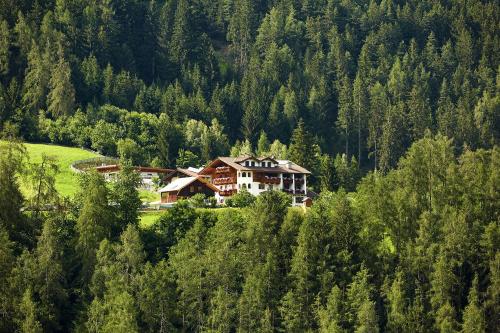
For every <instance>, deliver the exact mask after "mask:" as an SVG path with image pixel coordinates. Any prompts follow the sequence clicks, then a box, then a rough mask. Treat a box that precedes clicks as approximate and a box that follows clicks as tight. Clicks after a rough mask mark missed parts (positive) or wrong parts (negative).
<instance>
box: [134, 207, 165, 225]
mask: <svg viewBox="0 0 500 333" xmlns="http://www.w3.org/2000/svg"><path fill="white" fill-rule="evenodd" d="M163 213H165V211H153V212H145V213H141V215H140V216H139V226H140V227H141V228H148V227H150V226H152V225H153V224H155V223H156V221H157V220H158V218H159V217H160V216H161V215H162V214H163Z"/></svg>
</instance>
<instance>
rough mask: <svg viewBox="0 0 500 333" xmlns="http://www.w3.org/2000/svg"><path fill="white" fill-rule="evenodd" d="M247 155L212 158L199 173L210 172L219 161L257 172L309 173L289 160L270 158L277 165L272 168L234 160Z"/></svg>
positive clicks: (234, 167)
mask: <svg viewBox="0 0 500 333" xmlns="http://www.w3.org/2000/svg"><path fill="white" fill-rule="evenodd" d="M246 159H248V158H247V156H245V159H241V158H240V157H218V158H217V159H215V160H213V161H212V162H210V163H209V164H208V165H207V166H206V167H205V168H204V169H203V170H201V171H200V175H202V174H207V173H210V169H212V168H213V167H214V166H215V165H216V164H218V163H219V162H222V163H224V164H226V165H228V166H230V167H232V168H233V169H236V170H238V171H257V172H269V173H299V174H311V172H309V170H307V169H305V168H303V167H301V166H300V165H297V164H295V163H293V162H291V161H288V160H274V159H271V160H272V161H275V162H276V163H277V164H278V166H277V167H274V168H269V167H258V166H245V165H241V164H239V163H237V162H236V161H240V162H242V161H245V160H246ZM264 159H269V158H267V157H266V158H264Z"/></svg>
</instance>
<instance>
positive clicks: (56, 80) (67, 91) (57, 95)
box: [47, 45, 75, 118]
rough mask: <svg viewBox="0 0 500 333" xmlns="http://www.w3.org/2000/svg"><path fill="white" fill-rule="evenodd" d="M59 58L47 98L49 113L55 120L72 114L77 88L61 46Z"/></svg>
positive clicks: (51, 78)
mask: <svg viewBox="0 0 500 333" xmlns="http://www.w3.org/2000/svg"><path fill="white" fill-rule="evenodd" d="M58 58H59V61H58V63H57V64H56V65H55V68H54V70H53V71H52V76H51V77H50V92H49V94H48V96H47V111H48V112H50V113H51V114H52V116H53V117H54V118H58V117H65V116H68V115H70V114H72V113H73V109H74V106H75V88H74V87H73V84H72V83H71V68H70V67H69V65H68V63H67V62H66V59H65V58H64V52H63V48H62V46H61V45H60V46H59V51H58Z"/></svg>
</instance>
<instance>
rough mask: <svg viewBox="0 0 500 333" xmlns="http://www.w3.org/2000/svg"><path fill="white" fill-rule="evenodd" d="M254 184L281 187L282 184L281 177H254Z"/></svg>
mask: <svg viewBox="0 0 500 333" xmlns="http://www.w3.org/2000/svg"><path fill="white" fill-rule="evenodd" d="M253 181H254V182H258V183H263V184H275V185H279V184H280V183H281V178H280V177H268V176H257V177H253Z"/></svg>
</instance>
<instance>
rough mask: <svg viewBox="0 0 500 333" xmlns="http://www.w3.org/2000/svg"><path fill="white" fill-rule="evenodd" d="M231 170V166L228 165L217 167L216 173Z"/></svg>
mask: <svg viewBox="0 0 500 333" xmlns="http://www.w3.org/2000/svg"><path fill="white" fill-rule="evenodd" d="M226 172H231V168H230V167H228V166H225V167H218V168H215V173H226Z"/></svg>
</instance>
